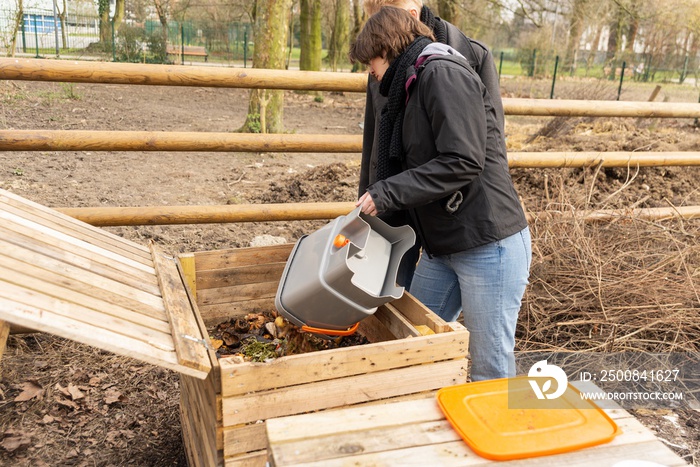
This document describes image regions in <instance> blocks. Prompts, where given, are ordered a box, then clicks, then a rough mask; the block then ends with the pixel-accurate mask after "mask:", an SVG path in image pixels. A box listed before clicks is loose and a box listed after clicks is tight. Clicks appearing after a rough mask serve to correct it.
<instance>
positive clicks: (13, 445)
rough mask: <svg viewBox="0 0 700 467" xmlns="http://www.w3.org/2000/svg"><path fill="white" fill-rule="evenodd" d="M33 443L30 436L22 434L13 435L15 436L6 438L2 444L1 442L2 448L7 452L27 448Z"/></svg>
mask: <svg viewBox="0 0 700 467" xmlns="http://www.w3.org/2000/svg"><path fill="white" fill-rule="evenodd" d="M31 443H32V439H31V437H30V436H28V435H25V434H21V435H13V436H6V437H5V438H4V439H3V440H2V442H0V446H2V448H3V449H4V450H5V451H7V452H14V451H16V450H17V449H20V448H26V447H27V446H29V445H30V444H31Z"/></svg>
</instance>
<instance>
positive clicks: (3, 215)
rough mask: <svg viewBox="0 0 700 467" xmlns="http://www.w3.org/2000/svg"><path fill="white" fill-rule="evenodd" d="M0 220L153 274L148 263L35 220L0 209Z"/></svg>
mask: <svg viewBox="0 0 700 467" xmlns="http://www.w3.org/2000/svg"><path fill="white" fill-rule="evenodd" d="M0 220H2V221H3V222H10V223H13V224H18V225H21V226H24V227H27V228H30V229H32V230H34V231H35V232H37V233H44V234H46V235H49V236H51V237H53V238H55V239H57V240H61V241H64V242H67V243H69V244H70V245H72V247H74V248H80V249H83V250H86V251H89V252H90V253H92V254H95V255H100V256H105V257H107V258H111V259H113V260H117V261H121V262H123V263H125V264H128V265H131V266H132V267H135V268H137V269H140V270H142V271H145V272H147V273H149V274H154V273H155V271H154V270H153V267H152V266H150V265H146V264H143V263H142V262H139V261H134V260H132V259H129V258H125V257H123V256H121V255H119V254H118V253H114V252H112V251H110V250H108V249H106V248H102V247H100V246H96V245H93V244H92V243H88V242H86V241H85V240H81V239H78V238H75V237H72V236H70V235H67V234H65V233H63V232H59V231H57V230H54V229H50V228H47V227H45V226H43V225H41V224H39V223H37V222H33V221H30V220H27V219H24V218H23V217H21V216H18V215H15V214H12V213H9V212H7V211H4V210H0Z"/></svg>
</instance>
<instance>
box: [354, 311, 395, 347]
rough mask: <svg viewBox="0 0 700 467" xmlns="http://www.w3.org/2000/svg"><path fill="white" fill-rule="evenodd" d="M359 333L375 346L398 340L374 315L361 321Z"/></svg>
mask: <svg viewBox="0 0 700 467" xmlns="http://www.w3.org/2000/svg"><path fill="white" fill-rule="evenodd" d="M357 332H359V333H360V334H362V335H363V336H365V337H366V338H367V340H368V341H370V342H371V343H373V344H375V343H377V342H387V341H393V340H396V336H395V335H393V334H392V333H391V331H389V329H388V328H387V327H386V326H384V323H382V322H381V321H379V319H377V317H376V316H374V315H370V316H368V317H366V318H365V319H363V320H362V321H360V326H359V327H358V328H357Z"/></svg>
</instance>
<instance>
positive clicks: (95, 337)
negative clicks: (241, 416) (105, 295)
mask: <svg viewBox="0 0 700 467" xmlns="http://www.w3.org/2000/svg"><path fill="white" fill-rule="evenodd" d="M4 288H5V287H4V286H3V287H2V288H0V292H1V291H2V290H4ZM56 308H59V309H60V308H61V304H60V302H58V303H57V301H56V300H48V301H47V302H46V303H44V304H43V306H41V307H37V306H31V305H25V304H22V303H20V302H18V301H16V300H15V297H12V298H11V299H9V300H8V299H6V298H0V320H7V321H11V322H12V323H17V324H19V325H20V326H26V327H29V328H33V329H37V330H38V331H43V332H50V333H51V334H55V335H57V336H60V337H64V338H66V339H72V340H75V341H77V342H81V343H84V344H88V345H92V346H94V347H97V348H100V349H104V350H108V351H110V352H114V353H117V354H119V355H124V356H127V357H131V358H135V359H137V360H140V361H143V362H146V363H150V364H153V365H158V366H162V367H164V368H169V369H172V370H175V371H179V372H181V373H185V374H190V375H192V376H195V377H198V378H203V377H205V376H206V373H202V372H201V371H195V370H194V369H190V368H187V367H183V366H181V365H179V364H178V363H177V357H176V355H175V352H174V351H172V350H170V349H165V348H160V347H158V346H157V345H155V344H151V343H147V342H143V341H140V340H138V339H134V338H132V337H130V336H128V335H123V334H118V333H115V332H112V331H111V330H109V329H105V328H100V327H96V326H93V325H89V324H86V323H82V322H80V321H76V320H75V319H72V318H69V317H66V316H61V315H60V314H56V313H54V312H53V311H52V310H54V309H56ZM70 308H71V309H73V308H72V306H71V307H70Z"/></svg>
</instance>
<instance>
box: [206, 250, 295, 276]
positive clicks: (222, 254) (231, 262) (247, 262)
mask: <svg viewBox="0 0 700 467" xmlns="http://www.w3.org/2000/svg"><path fill="white" fill-rule="evenodd" d="M293 246H294V245H293V244H289V243H287V244H283V245H270V246H264V247H251V248H235V249H228V250H211V251H198V252H195V253H194V258H195V263H196V265H197V271H198V272H199V271H207V270H209V269H228V268H234V267H240V266H252V265H255V264H264V263H278V262H285V261H287V258H289V254H290V253H291V252H292V247H293Z"/></svg>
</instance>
